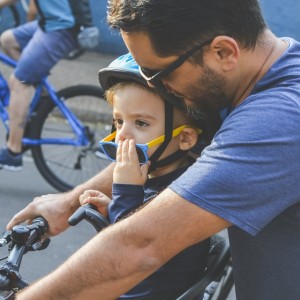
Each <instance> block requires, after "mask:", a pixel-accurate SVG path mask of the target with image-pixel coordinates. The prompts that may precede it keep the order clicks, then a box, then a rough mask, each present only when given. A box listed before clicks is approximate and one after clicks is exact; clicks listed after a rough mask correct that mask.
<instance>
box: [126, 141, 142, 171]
mask: <svg viewBox="0 0 300 300" xmlns="http://www.w3.org/2000/svg"><path fill="white" fill-rule="evenodd" d="M128 157H129V160H130V161H131V162H132V163H134V164H137V165H138V164H139V157H138V155H137V152H136V146H135V142H134V140H133V139H131V140H129V146H128Z"/></svg>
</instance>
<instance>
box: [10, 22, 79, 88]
mask: <svg viewBox="0 0 300 300" xmlns="http://www.w3.org/2000/svg"><path fill="white" fill-rule="evenodd" d="M12 31H13V34H14V36H15V38H16V40H17V42H18V43H19V45H20V48H21V50H22V53H21V56H20V59H19V61H18V64H17V67H16V69H15V72H14V75H15V76H16V78H17V79H19V80H20V81H22V82H24V83H25V84H36V83H38V82H39V81H40V80H41V79H42V78H43V77H45V76H47V75H49V72H50V70H51V69H52V67H54V65H55V64H56V63H57V62H58V61H59V60H60V59H61V58H64V57H66V56H67V55H68V54H69V53H70V52H71V51H73V50H74V49H75V48H76V47H77V46H78V44H77V41H76V37H75V35H74V34H73V32H72V30H70V29H65V30H57V31H51V32H44V31H43V30H41V28H40V27H39V26H38V22H37V21H32V22H29V23H26V24H24V25H21V26H19V27H17V28H14V29H12Z"/></svg>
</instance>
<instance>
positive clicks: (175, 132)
mask: <svg viewBox="0 0 300 300" xmlns="http://www.w3.org/2000/svg"><path fill="white" fill-rule="evenodd" d="M187 127H189V128H194V129H196V130H197V132H198V134H200V133H202V132H203V130H202V129H200V128H197V127H194V126H191V125H182V126H180V127H177V128H175V129H174V130H173V131H172V138H174V137H176V136H178V135H179V134H180V133H181V131H182V130H183V129H184V128H187ZM164 140H165V136H164V135H162V136H160V137H158V138H156V139H154V140H153V141H151V142H149V143H147V144H146V145H147V146H148V147H149V148H150V147H153V146H155V145H159V144H161V143H162V142H163V141H164Z"/></svg>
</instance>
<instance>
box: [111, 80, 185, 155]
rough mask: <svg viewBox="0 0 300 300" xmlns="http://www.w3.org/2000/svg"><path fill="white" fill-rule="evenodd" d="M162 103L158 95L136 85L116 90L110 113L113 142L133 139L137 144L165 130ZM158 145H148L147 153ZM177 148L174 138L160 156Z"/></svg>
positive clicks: (157, 135)
mask: <svg viewBox="0 0 300 300" xmlns="http://www.w3.org/2000/svg"><path fill="white" fill-rule="evenodd" d="M164 111H165V107H164V102H163V100H162V99H161V98H160V96H158V95H156V94H153V93H151V92H149V91H147V90H146V89H144V88H142V87H140V86H138V85H128V86H126V87H122V88H120V89H118V90H117V91H115V94H114V97H113V117H114V124H115V126H116V129H117V135H116V142H118V141H123V140H125V139H134V141H135V143H136V144H146V143H148V142H150V141H152V140H153V139H155V138H157V137H159V136H161V135H163V134H164V133H165V113H164ZM158 147H159V146H154V147H151V148H150V149H149V150H148V155H149V157H151V155H152V154H153V153H154V151H155V150H156V149H157V148H158ZM178 149H179V141H178V139H177V138H173V139H172V141H171V142H170V144H169V145H168V147H167V149H166V150H165V152H164V153H163V155H162V156H161V158H163V157H166V156H167V155H169V154H171V153H173V152H175V151H176V150H178Z"/></svg>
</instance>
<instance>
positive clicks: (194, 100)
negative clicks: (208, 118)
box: [185, 65, 231, 119]
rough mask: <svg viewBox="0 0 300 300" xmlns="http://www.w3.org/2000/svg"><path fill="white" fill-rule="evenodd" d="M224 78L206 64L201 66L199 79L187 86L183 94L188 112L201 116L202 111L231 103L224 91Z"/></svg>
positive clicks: (219, 107) (196, 117) (216, 108)
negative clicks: (201, 71) (186, 98)
mask: <svg viewBox="0 0 300 300" xmlns="http://www.w3.org/2000/svg"><path fill="white" fill-rule="evenodd" d="M224 87H225V78H224V77H223V76H221V75H219V74H217V73H216V72H214V71H213V70H212V69H210V68H208V67H207V66H205V65H204V66H203V75H202V77H201V79H200V80H199V81H198V82H197V83H196V84H193V86H192V87H190V88H189V90H188V91H187V93H185V95H187V94H188V95H190V96H189V98H190V99H191V100H186V101H185V104H186V106H187V111H188V113H189V114H190V115H191V116H192V117H193V118H195V119H199V118H201V116H202V114H203V112H211V111H216V110H221V109H222V108H225V107H227V106H229V105H230V104H231V100H230V99H229V98H228V97H227V96H226V95H225V93H224Z"/></svg>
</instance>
